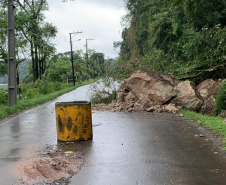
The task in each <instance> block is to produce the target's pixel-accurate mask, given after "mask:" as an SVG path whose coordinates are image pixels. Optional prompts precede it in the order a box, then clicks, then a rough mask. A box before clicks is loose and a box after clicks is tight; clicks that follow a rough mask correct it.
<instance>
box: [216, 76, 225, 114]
mask: <svg viewBox="0 0 226 185" xmlns="http://www.w3.org/2000/svg"><path fill="white" fill-rule="evenodd" d="M222 110H226V80H224V81H223V82H222V84H221V87H220V90H219V91H218V93H217V97H216V111H215V112H216V115H219V114H220V113H221V111H222Z"/></svg>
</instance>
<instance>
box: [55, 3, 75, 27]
mask: <svg viewBox="0 0 226 185" xmlns="http://www.w3.org/2000/svg"><path fill="white" fill-rule="evenodd" d="M56 2H57V4H58V6H59V8H60V10H61V12H63V14H64V16H65V18H66V19H67V25H70V26H71V24H70V22H71V21H70V20H69V19H68V17H67V15H66V13H65V12H64V11H63V10H62V8H61V6H60V4H59V2H58V0H56ZM71 29H72V30H73V27H71Z"/></svg>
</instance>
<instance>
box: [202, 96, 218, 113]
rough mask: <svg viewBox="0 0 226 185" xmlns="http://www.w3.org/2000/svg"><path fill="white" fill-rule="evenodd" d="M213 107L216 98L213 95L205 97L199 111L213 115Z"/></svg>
mask: <svg viewBox="0 0 226 185" xmlns="http://www.w3.org/2000/svg"><path fill="white" fill-rule="evenodd" d="M215 107H216V99H215V97H214V96H210V97H209V98H208V99H206V100H205V101H204V103H203V105H202V108H201V113H202V114H208V115H214V113H215Z"/></svg>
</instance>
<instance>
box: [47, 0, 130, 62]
mask: <svg viewBox="0 0 226 185" xmlns="http://www.w3.org/2000/svg"><path fill="white" fill-rule="evenodd" d="M48 2H49V11H48V12H46V13H45V15H46V21H47V22H51V23H53V24H54V25H55V26H56V27H57V28H58V34H57V37H56V38H55V40H54V43H55V44H56V48H57V51H58V52H66V51H69V50H70V44H69V33H72V32H76V31H82V32H83V33H82V34H78V35H75V36H74V37H73V41H74V42H73V50H77V49H82V50H84V51H85V47H84V45H85V41H86V38H93V39H95V40H93V41H90V42H89V44H88V46H89V49H94V50H95V51H97V52H102V53H104V54H105V56H106V57H110V58H114V57H117V55H118V51H115V50H114V48H113V42H114V41H120V40H121V32H122V26H121V24H120V22H121V17H122V16H123V15H125V14H126V10H125V8H124V7H125V6H124V2H123V0H74V1H68V2H66V3H63V2H62V0H48ZM79 39H81V41H77V40H79Z"/></svg>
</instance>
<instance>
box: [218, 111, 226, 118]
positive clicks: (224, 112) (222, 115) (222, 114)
mask: <svg viewBox="0 0 226 185" xmlns="http://www.w3.org/2000/svg"><path fill="white" fill-rule="evenodd" d="M219 117H222V118H226V110H222V111H221V113H220V114H219Z"/></svg>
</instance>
